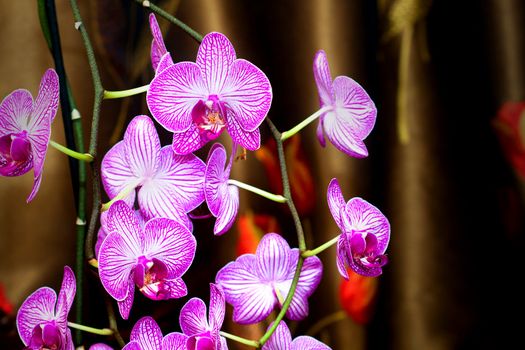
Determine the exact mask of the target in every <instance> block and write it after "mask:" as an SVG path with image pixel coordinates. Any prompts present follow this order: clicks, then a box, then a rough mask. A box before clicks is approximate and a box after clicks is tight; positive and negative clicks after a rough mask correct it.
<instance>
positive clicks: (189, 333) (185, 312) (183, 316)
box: [179, 283, 228, 350]
mask: <svg viewBox="0 0 525 350" xmlns="http://www.w3.org/2000/svg"><path fill="white" fill-rule="evenodd" d="M225 309H226V307H225V305H224V293H223V291H222V290H221V288H220V287H219V286H217V285H215V284H213V283H210V310H209V314H208V317H206V304H205V303H204V301H202V300H201V299H199V298H192V299H190V300H189V301H188V302H187V303H186V304H185V305H184V306H183V307H182V309H181V311H180V317H179V324H180V328H181V329H182V331H183V332H184V334H185V335H186V337H187V342H186V349H187V350H228V345H227V344H226V339H225V338H224V337H222V336H220V335H219V331H220V329H221V327H222V323H223V322H224V312H225Z"/></svg>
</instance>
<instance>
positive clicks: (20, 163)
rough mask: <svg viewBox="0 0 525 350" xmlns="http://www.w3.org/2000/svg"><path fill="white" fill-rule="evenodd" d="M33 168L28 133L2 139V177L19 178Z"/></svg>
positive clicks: (0, 168)
mask: <svg viewBox="0 0 525 350" xmlns="http://www.w3.org/2000/svg"><path fill="white" fill-rule="evenodd" d="M32 167H33V155H32V153H31V143H30V142H29V139H28V137H27V131H25V130H24V131H22V132H19V133H16V134H14V133H11V134H7V135H5V136H2V137H0V175H3V176H18V175H22V174H25V173H27V172H28V171H29V170H30V169H31V168H32Z"/></svg>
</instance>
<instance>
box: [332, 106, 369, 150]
mask: <svg viewBox="0 0 525 350" xmlns="http://www.w3.org/2000/svg"><path fill="white" fill-rule="evenodd" d="M339 112H340V111H339V110H336V111H334V110H332V111H329V112H326V113H325V114H324V119H323V126H324V131H325V133H326V137H328V139H329V140H330V142H331V143H332V144H333V145H334V146H335V147H336V148H337V149H338V150H340V151H341V152H344V153H346V154H348V155H349V156H352V157H355V158H364V157H367V156H368V151H367V149H366V146H365V144H364V143H363V141H362V140H361V139H360V138H359V136H358V135H356V134H355V131H354V129H353V128H352V126H351V125H349V124H348V123H347V122H346V121H345V119H344V118H346V114H345V113H343V114H340V113H339Z"/></svg>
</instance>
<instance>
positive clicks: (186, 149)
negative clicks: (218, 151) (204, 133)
mask: <svg viewBox="0 0 525 350" xmlns="http://www.w3.org/2000/svg"><path fill="white" fill-rule="evenodd" d="M207 143H208V141H207V140H205V139H203V138H202V137H201V135H200V132H199V129H198V128H197V125H195V124H194V123H192V124H191V125H190V127H189V128H188V130H186V131H181V132H175V133H173V143H172V145H171V146H172V148H173V151H174V152H175V154H180V155H185V154H190V153H192V152H194V151H197V150H199V149H200V148H202V146H204V145H205V144H207Z"/></svg>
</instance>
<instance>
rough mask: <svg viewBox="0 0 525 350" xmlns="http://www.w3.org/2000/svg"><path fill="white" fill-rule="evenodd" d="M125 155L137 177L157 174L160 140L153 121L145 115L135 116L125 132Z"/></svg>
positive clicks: (142, 177)
mask: <svg viewBox="0 0 525 350" xmlns="http://www.w3.org/2000/svg"><path fill="white" fill-rule="evenodd" d="M124 144H125V145H126V151H125V154H124V155H125V157H126V159H127V161H128V164H129V166H130V168H131V171H132V172H133V173H134V174H135V176H136V177H138V178H141V179H144V178H149V177H152V176H154V175H155V173H156V171H157V166H158V165H157V159H158V157H159V152H160V140H159V135H158V134H157V130H156V129H155V125H154V124H153V121H152V120H151V119H150V118H149V117H148V116H145V115H139V116H136V117H135V118H133V120H132V121H131V122H130V123H129V125H128V127H127V129H126V132H125V134H124Z"/></svg>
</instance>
